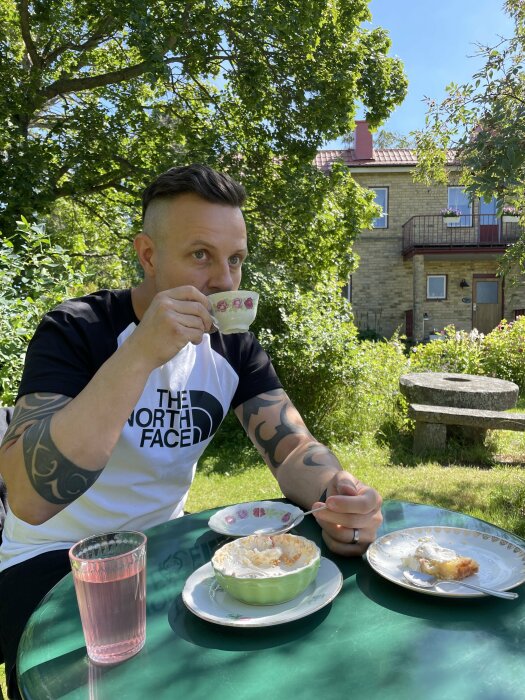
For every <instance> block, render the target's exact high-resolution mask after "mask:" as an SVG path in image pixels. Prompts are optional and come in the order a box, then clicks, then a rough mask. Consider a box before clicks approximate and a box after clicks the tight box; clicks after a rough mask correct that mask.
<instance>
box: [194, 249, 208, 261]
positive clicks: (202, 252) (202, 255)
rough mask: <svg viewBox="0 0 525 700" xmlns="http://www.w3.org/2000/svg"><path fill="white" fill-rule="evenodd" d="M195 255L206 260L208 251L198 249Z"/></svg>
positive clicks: (198, 258)
mask: <svg viewBox="0 0 525 700" xmlns="http://www.w3.org/2000/svg"><path fill="white" fill-rule="evenodd" d="M193 255H194V257H195V258H197V260H204V258H205V257H206V253H205V252H204V251H203V250H196V251H195V252H194V253H193Z"/></svg>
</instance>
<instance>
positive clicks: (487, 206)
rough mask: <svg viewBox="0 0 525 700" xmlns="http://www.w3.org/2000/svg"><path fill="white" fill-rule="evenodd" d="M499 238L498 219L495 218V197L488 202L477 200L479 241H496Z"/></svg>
mask: <svg viewBox="0 0 525 700" xmlns="http://www.w3.org/2000/svg"><path fill="white" fill-rule="evenodd" d="M498 240H499V229H498V219H497V218H496V198H495V197H493V198H492V200H491V201H490V202H484V201H483V199H480V200H479V242H480V243H497V242H498Z"/></svg>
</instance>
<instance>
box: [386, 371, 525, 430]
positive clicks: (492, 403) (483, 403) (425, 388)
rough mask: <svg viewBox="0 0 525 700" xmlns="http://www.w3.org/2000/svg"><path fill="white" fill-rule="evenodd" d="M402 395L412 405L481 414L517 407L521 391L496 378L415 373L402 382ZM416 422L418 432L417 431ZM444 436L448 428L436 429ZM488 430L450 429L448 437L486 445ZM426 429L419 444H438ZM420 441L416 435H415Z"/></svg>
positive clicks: (448, 373)
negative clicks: (474, 411) (426, 442)
mask: <svg viewBox="0 0 525 700" xmlns="http://www.w3.org/2000/svg"><path fill="white" fill-rule="evenodd" d="M399 388H400V390H401V393H402V394H403V395H404V396H405V397H406V398H407V400H408V401H409V402H410V403H413V404H423V405H428V406H448V407H451V408H474V409H478V410H482V411H506V410H508V409H509V408H514V406H516V403H517V400H518V393H519V388H518V385H517V384H514V382H509V381H506V380H504V379H495V378H494V377H484V376H478V375H474V374H454V373H452V372H412V373H410V374H404V375H402V376H401V378H400V380H399ZM418 427H422V426H418V424H417V423H416V433H417V432H418ZM438 429H439V430H440V431H441V432H442V433H443V432H444V431H445V426H437V425H436V426H435V430H436V431H438ZM486 432H487V431H486V430H484V429H482V428H471V427H461V428H459V427H457V426H450V425H449V426H447V428H446V437H450V436H451V435H456V436H458V437H461V438H462V439H463V440H464V441H467V442H471V443H472V442H474V443H479V442H483V441H484V439H485V435H486ZM435 437H436V441H433V440H432V435H431V434H430V432H429V431H428V430H427V432H426V433H425V435H423V434H421V435H419V438H420V439H419V440H418V442H421V443H424V442H425V441H428V442H429V443H432V442H434V444H439V441H440V440H441V438H439V436H438V435H437V434H436V436H435ZM416 438H417V435H416Z"/></svg>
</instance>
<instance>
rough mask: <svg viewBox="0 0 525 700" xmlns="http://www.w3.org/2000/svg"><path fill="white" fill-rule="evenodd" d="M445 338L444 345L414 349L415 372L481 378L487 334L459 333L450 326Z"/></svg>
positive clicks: (430, 345) (446, 330) (411, 366)
mask: <svg viewBox="0 0 525 700" xmlns="http://www.w3.org/2000/svg"><path fill="white" fill-rule="evenodd" d="M443 334H444V336H445V337H444V340H443V341H442V342H439V343H437V342H436V343H426V344H422V345H416V346H415V347H414V348H412V354H411V357H410V368H411V371H413V372H423V371H430V372H458V373H460V374H481V373H482V372H481V366H482V363H481V354H482V343H483V338H484V336H483V334H482V333H478V331H477V330H473V331H471V332H470V333H468V332H467V331H457V330H456V329H455V327H454V326H447V327H446V328H445V330H444V331H443Z"/></svg>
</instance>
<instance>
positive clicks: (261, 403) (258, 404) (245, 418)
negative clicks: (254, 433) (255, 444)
mask: <svg viewBox="0 0 525 700" xmlns="http://www.w3.org/2000/svg"><path fill="white" fill-rule="evenodd" d="M276 391H279V393H281V391H280V390H279V389H277V390H276ZM268 394H269V395H272V394H273V392H270V391H269V392H268ZM281 401H282V396H276V397H275V398H272V399H263V398H262V396H254V398H253V399H250V400H249V401H245V402H244V404H243V407H242V424H243V427H244V429H245V430H246V432H248V425H249V423H250V418H251V417H252V416H256V415H257V414H258V413H259V410H260V409H261V408H267V407H268V406H277V404H279V403H281Z"/></svg>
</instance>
